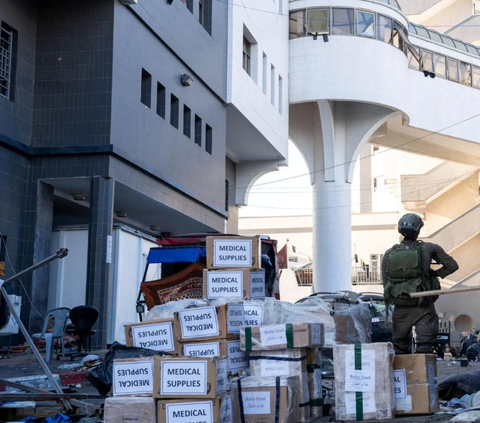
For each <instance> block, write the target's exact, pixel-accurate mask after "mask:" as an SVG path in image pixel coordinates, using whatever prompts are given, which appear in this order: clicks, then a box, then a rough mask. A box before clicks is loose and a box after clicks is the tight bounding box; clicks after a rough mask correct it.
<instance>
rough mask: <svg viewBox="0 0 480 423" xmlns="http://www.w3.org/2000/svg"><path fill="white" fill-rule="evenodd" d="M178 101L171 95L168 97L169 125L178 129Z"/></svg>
mask: <svg viewBox="0 0 480 423" xmlns="http://www.w3.org/2000/svg"><path fill="white" fill-rule="evenodd" d="M178 109H179V101H178V98H177V97H175V96H174V95H173V94H172V95H171V96H170V125H172V126H173V127H175V128H177V129H178V114H179V110H178Z"/></svg>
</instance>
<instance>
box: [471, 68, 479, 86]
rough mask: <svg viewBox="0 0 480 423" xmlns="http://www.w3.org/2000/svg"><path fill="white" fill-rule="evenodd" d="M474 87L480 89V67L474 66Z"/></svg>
mask: <svg viewBox="0 0 480 423" xmlns="http://www.w3.org/2000/svg"><path fill="white" fill-rule="evenodd" d="M472 87H474V88H478V89H480V68H477V67H476V66H472Z"/></svg>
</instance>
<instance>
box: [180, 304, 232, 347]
mask: <svg viewBox="0 0 480 423" xmlns="http://www.w3.org/2000/svg"><path fill="white" fill-rule="evenodd" d="M226 309H227V306H226V305H223V306H218V307H215V306H208V307H193V308H188V309H185V310H181V311H178V312H176V313H175V323H176V325H175V330H176V333H177V339H178V341H180V342H192V341H210V340H218V339H226V338H228V337H229V335H228V333H227V320H226ZM230 337H231V338H235V336H230Z"/></svg>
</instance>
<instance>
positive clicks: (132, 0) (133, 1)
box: [120, 0, 138, 5]
mask: <svg viewBox="0 0 480 423" xmlns="http://www.w3.org/2000/svg"><path fill="white" fill-rule="evenodd" d="M120 1H121V2H122V3H123V4H124V5H129V4H137V3H138V0H120Z"/></svg>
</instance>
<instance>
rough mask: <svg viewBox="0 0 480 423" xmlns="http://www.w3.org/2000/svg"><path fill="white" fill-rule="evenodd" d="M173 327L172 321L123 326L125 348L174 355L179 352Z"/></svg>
mask: <svg viewBox="0 0 480 423" xmlns="http://www.w3.org/2000/svg"><path fill="white" fill-rule="evenodd" d="M175 326H176V324H175V321H174V319H162V320H154V321H151V322H142V323H133V324H130V325H125V343H126V345H127V347H139V348H147V349H150V350H155V351H165V352H168V353H170V354H174V353H176V352H178V350H179V347H178V343H177V340H176V337H175V329H176V328H175Z"/></svg>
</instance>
